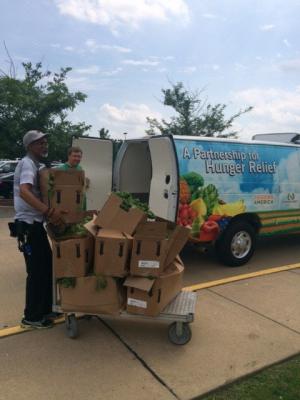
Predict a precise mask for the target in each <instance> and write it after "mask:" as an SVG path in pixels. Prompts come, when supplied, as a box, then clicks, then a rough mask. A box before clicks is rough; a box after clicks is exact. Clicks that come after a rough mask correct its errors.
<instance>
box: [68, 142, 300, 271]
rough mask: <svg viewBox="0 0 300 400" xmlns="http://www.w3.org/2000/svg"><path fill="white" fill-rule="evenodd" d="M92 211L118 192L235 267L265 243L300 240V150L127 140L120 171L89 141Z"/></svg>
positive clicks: (108, 151)
mask: <svg viewBox="0 0 300 400" xmlns="http://www.w3.org/2000/svg"><path fill="white" fill-rule="evenodd" d="M73 145H77V146H80V147H81V148H82V150H83V159H82V166H83V168H84V170H85V172H86V176H88V177H89V179H90V188H89V190H88V192H87V202H88V204H87V205H88V208H89V209H99V208H100V207H101V206H102V204H103V202H104V201H105V199H106V197H107V194H108V193H109V192H110V191H111V190H114V191H125V192H130V193H132V194H133V195H134V196H136V197H138V198H139V199H141V200H142V201H144V202H146V203H147V204H148V205H149V208H150V209H151V210H152V211H153V212H154V214H156V215H157V216H159V217H162V218H166V219H168V220H171V221H177V223H179V224H182V225H185V226H187V227H189V228H190V229H191V240H192V241H193V242H195V243H199V244H204V245H207V244H208V243H213V244H214V245H215V248H216V250H217V254H218V256H219V258H220V260H221V261H222V262H223V263H225V264H227V265H231V266H239V265H243V264H245V263H246V262H247V261H248V260H249V259H250V257H251V256H252V254H253V252H254V249H255V243H256V238H257V236H258V235H260V236H262V235H264V236H272V235H275V234H281V233H288V232H298V231H299V232H300V146H298V145H295V144H282V143H275V142H274V143H272V142H262V141H248V142H247V141H238V140H232V139H215V138H203V137H193V136H174V137H172V136H152V137H151V136H147V137H143V138H140V139H134V140H126V141H125V142H124V143H123V145H122V146H121V148H120V150H119V152H118V154H117V156H116V160H115V163H114V171H113V145H112V142H111V141H110V140H101V139H98V138H91V137H84V138H79V139H75V140H74V141H73Z"/></svg>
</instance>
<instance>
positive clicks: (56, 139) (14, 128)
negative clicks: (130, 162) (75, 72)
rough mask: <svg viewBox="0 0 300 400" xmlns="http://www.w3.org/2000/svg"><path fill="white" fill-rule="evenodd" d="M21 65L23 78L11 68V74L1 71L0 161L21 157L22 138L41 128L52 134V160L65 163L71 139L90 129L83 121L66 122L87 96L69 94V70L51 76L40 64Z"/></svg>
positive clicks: (50, 148) (77, 93)
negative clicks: (67, 79)
mask: <svg viewBox="0 0 300 400" xmlns="http://www.w3.org/2000/svg"><path fill="white" fill-rule="evenodd" d="M11 63H12V61H11ZM22 66H23V68H24V78H22V79H17V78H16V76H15V72H14V71H15V69H14V68H10V73H9V74H6V73H5V72H3V71H0V158H1V157H2V158H16V157H21V156H22V155H23V154H24V151H25V150H24V148H23V144H22V137H23V135H24V134H25V133H26V132H27V131H28V130H31V129H38V130H41V131H43V132H47V133H49V134H50V135H49V139H48V141H49V153H50V155H51V159H52V160H54V159H56V160H63V159H65V158H66V152H67V148H68V147H69V146H70V144H71V139H72V137H73V136H75V137H78V136H82V135H84V134H85V132H86V131H87V130H89V129H90V126H89V125H86V124H85V123H84V122H80V123H77V124H73V123H72V122H70V121H68V119H67V113H68V112H69V111H73V110H74V109H75V107H76V106H77V105H78V104H79V103H81V102H84V101H85V99H86V97H87V96H86V95H85V94H84V93H81V92H75V93H72V92H70V91H69V89H68V87H67V85H66V78H67V74H68V73H69V72H70V71H71V68H69V67H68V68H61V69H60V70H59V72H55V73H52V72H50V71H43V70H42V63H40V62H39V63H37V64H35V65H32V63H31V62H28V63H23V64H22ZM12 71H13V73H12Z"/></svg>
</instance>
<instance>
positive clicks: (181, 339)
mask: <svg viewBox="0 0 300 400" xmlns="http://www.w3.org/2000/svg"><path fill="white" fill-rule="evenodd" d="M168 337H169V340H170V342H171V343H173V344H177V345H181V346H182V345H184V344H186V343H188V342H189V341H190V340H191V338H192V331H191V328H190V327H189V324H187V323H183V324H182V333H181V335H180V336H178V335H177V332H176V322H173V323H172V324H171V325H170V326H169V330H168Z"/></svg>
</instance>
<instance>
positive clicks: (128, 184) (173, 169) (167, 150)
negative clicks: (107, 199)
mask: <svg viewBox="0 0 300 400" xmlns="http://www.w3.org/2000/svg"><path fill="white" fill-rule="evenodd" d="M114 190H117V191H124V192H129V193H131V194H132V195H133V196H135V197H136V198H138V199H140V200H141V201H142V202H145V203H147V204H148V206H149V208H150V209H151V210H152V211H153V212H154V214H156V215H157V216H159V217H161V218H166V219H169V220H172V221H175V217H176V210H177V197H178V171H177V160H176V155H175V152H174V146H173V143H172V141H171V139H170V138H169V137H153V138H149V139H148V138H147V139H144V140H143V139H141V140H128V141H125V142H124V143H123V145H122V147H121V148H120V150H119V153H118V155H117V158H116V162H115V166H114Z"/></svg>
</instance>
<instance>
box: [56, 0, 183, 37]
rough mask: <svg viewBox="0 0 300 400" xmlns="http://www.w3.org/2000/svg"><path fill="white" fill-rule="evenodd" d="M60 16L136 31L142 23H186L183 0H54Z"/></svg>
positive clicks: (111, 27)
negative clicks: (174, 21) (173, 20)
mask: <svg viewBox="0 0 300 400" xmlns="http://www.w3.org/2000/svg"><path fill="white" fill-rule="evenodd" d="M55 3H56V5H57V7H58V8H59V11H60V12H61V14H64V15H69V16H71V17H73V18H76V19H78V20H81V21H87V22H90V23H94V24H98V25H105V26H109V27H110V29H112V30H113V31H114V30H115V29H116V27H118V26H127V27H128V26H129V27H131V28H135V29H136V28H138V27H139V26H140V25H141V23H142V22H143V21H147V20H150V21H151V20H152V21H159V22H165V21H168V20H171V19H174V18H177V19H178V20H179V21H181V22H183V23H187V22H188V20H189V9H188V6H187V4H186V2H185V0H172V1H165V0H151V1H149V0H138V1H136V0H55Z"/></svg>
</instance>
